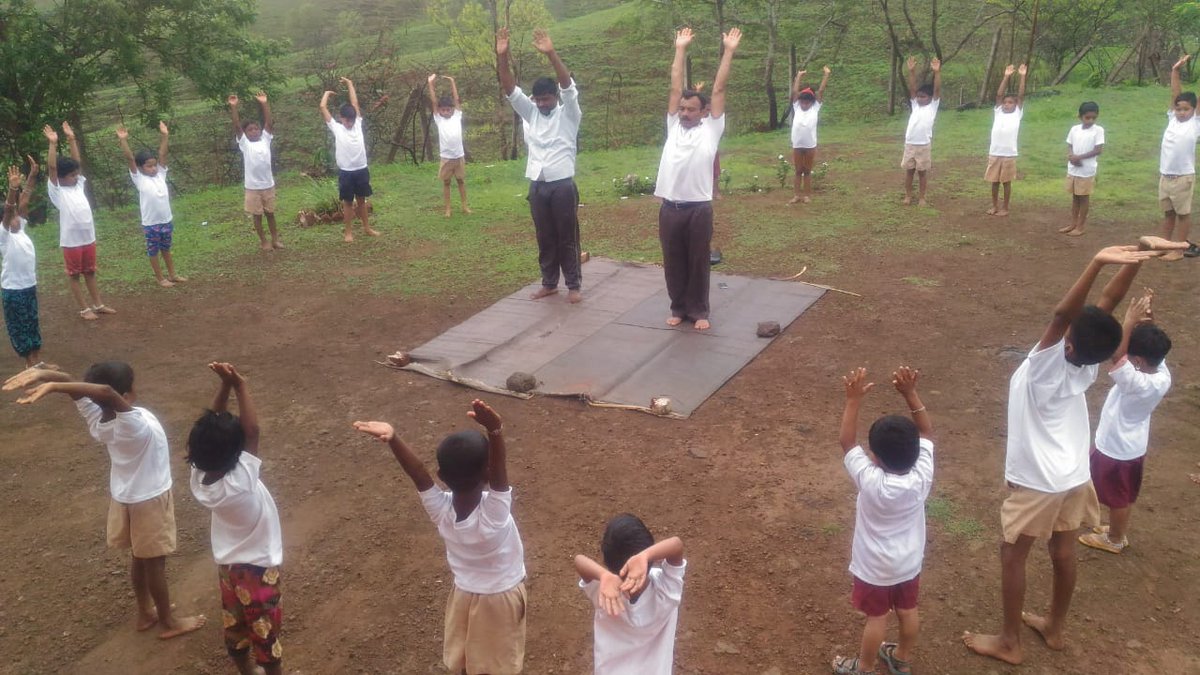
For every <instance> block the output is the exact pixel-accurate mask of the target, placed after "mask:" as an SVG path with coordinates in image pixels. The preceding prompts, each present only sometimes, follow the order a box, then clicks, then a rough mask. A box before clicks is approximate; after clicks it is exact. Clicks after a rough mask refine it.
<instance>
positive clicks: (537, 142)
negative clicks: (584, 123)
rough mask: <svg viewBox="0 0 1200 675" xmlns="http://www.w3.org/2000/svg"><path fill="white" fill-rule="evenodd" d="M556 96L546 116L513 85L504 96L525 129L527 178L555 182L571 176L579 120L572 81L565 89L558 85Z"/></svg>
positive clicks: (575, 89) (576, 94) (577, 100)
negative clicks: (527, 155) (552, 108)
mask: <svg viewBox="0 0 1200 675" xmlns="http://www.w3.org/2000/svg"><path fill="white" fill-rule="evenodd" d="M558 96H559V99H560V100H561V103H559V105H558V106H557V107H555V108H554V110H552V111H551V112H550V114H549V115H543V114H542V113H541V111H540V110H538V107H537V104H536V103H534V102H533V99H531V98H529V97H528V96H526V95H525V92H523V91H521V88H520V87H514V88H513V92H512V93H511V94H509V95H508V103H509V105H511V106H512V109H513V110H514V111H516V113H517V116H518V117H520V118H521V126H522V127H523V128H524V130H525V145H526V147H527V148H528V149H529V159H528V160H527V161H526V162H525V177H526V178H528V179H529V180H542V181H555V180H562V179H563V178H571V177H573V176H574V175H575V152H576V150H577V147H576V143H575V139H576V137H577V136H579V122H580V120H582V119H583V111H582V110H580V108H579V89H577V88H576V87H575V80H571V86H569V87H567V88H566V89H563V88H562V87H559V88H558Z"/></svg>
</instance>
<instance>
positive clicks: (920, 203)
mask: <svg viewBox="0 0 1200 675" xmlns="http://www.w3.org/2000/svg"><path fill="white" fill-rule="evenodd" d="M917 206H929V202H927V201H925V198H924V197H922V198H920V199H918V200H917Z"/></svg>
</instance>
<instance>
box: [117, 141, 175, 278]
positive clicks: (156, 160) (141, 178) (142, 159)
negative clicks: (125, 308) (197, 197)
mask: <svg viewBox="0 0 1200 675" xmlns="http://www.w3.org/2000/svg"><path fill="white" fill-rule="evenodd" d="M158 133H159V139H160V140H159V142H158V156H157V157H156V156H155V155H154V153H153V152H151V151H150V150H138V152H137V154H136V155H134V154H133V151H132V150H130V149H129V132H128V131H126V129H125V127H124V126H118V127H117V140H119V141H120V142H121V151H122V152H124V153H125V159H126V160H128V161H129V177H130V179H132V180H133V186H134V187H135V188H137V191H138V202H139V203H140V205H141V210H142V232H143V233H144V234H145V235H146V255H148V256H149V257H150V267H151V268H152V269H153V270H154V278H155V279H157V280H158V285H159V286H162V287H163V288H170V287H171V286H174V285H175V284H176V283H179V282H181V281H187V277H185V276H181V275H178V274H176V273H175V261H174V259H173V258H171V235H172V234H173V233H174V231H175V226H174V224H173V223H172V220H173V216H172V215H171V196H170V195H169V194H168V192H167V138H168V136H169V135H170V131H169V130H168V129H167V123H166V122H159V123H158ZM159 255H162V259H163V263H164V264H165V265H166V266H167V276H166V277H163V273H162V268H161V267H159V264H158V256H159Z"/></svg>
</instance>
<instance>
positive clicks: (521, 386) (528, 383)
mask: <svg viewBox="0 0 1200 675" xmlns="http://www.w3.org/2000/svg"><path fill="white" fill-rule="evenodd" d="M504 386H505V387H507V388H508V390H509V391H515V392H518V393H521V394H528V393H529V392H531V391H533V390H534V389H537V386H538V381H537V378H536V377H534V376H533V375H530V374H529V373H523V372H521V371H519V370H518V371H517V372H515V373H513V374H512V375H509V376H508V380H506V381H505V383H504Z"/></svg>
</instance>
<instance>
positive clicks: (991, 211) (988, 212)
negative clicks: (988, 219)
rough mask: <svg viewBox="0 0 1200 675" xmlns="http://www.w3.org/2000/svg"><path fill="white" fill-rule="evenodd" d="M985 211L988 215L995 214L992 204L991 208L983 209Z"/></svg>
mask: <svg viewBox="0 0 1200 675" xmlns="http://www.w3.org/2000/svg"><path fill="white" fill-rule="evenodd" d="M985 213H987V214H988V215H989V216H994V215H996V207H994V206H993V207H992V208H990V209H988V210H987V211H985Z"/></svg>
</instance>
